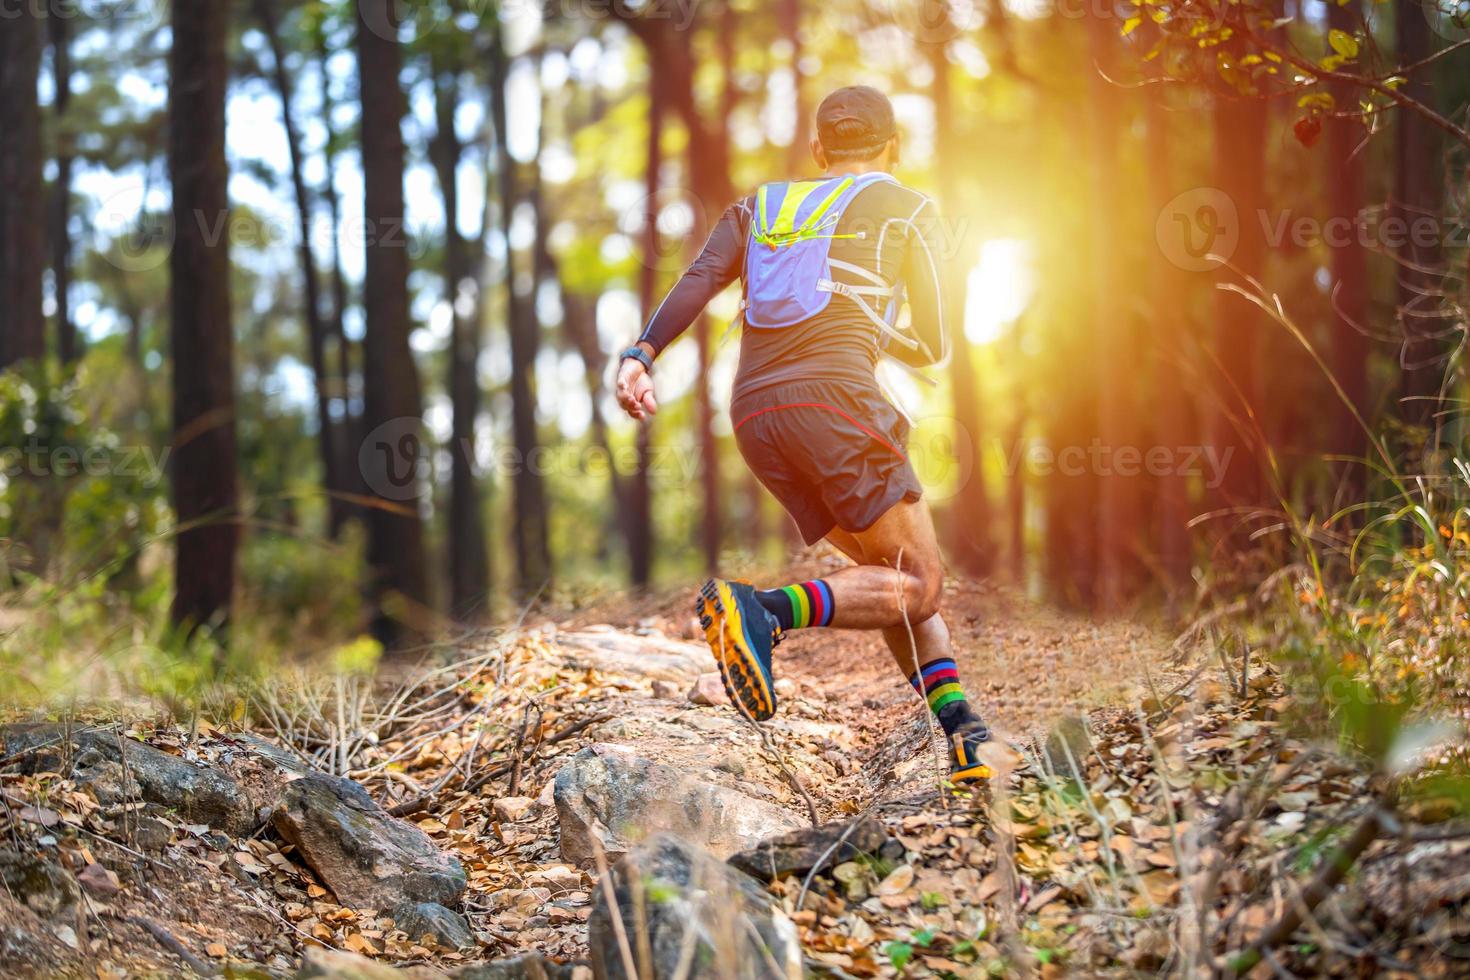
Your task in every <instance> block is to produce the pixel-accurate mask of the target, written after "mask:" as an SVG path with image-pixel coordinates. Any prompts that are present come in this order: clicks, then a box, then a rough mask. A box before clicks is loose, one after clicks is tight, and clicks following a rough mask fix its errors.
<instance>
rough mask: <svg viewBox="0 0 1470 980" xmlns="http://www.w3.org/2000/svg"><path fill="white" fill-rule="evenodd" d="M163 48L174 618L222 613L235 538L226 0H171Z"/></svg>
mask: <svg viewBox="0 0 1470 980" xmlns="http://www.w3.org/2000/svg"><path fill="white" fill-rule="evenodd" d="M172 34H173V48H172V51H171V53H170V55H169V133H168V164H169V175H170V178H171V181H172V183H173V219H174V247H173V251H172V252H171V253H170V255H169V273H170V305H171V322H170V337H171V341H172V354H173V428H174V435H173V442H174V454H173V459H172V461H171V462H172V471H173V495H174V510H175V512H176V514H177V517H178V523H179V528H180V530H179V532H178V535H177V537H176V539H175V560H174V602H173V620H174V622H175V623H177V624H180V625H182V626H186V627H190V628H192V627H197V626H200V625H204V624H211V625H223V624H224V623H225V622H227V621H228V617H229V613H230V609H231V603H232V599H233V593H234V586H235V553H236V550H237V548H238V545H239V538H240V526H239V515H238V512H237V508H238V499H239V498H238V494H239V488H238V480H237V473H236V466H237V461H236V448H235V372H234V336H233V333H232V327H231V320H230V250H229V235H228V232H227V222H228V217H229V197H228V190H227V185H228V181H229V171H228V166H227V164H226V162H225V87H226V83H227V77H228V70H229V60H228V58H227V55H226V41H227V38H228V35H229V6H228V5H227V4H222V3H218V2H216V0H174V5H173V32H172Z"/></svg>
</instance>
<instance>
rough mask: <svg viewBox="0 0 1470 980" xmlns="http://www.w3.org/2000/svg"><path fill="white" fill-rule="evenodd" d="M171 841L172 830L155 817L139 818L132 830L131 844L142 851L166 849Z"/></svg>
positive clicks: (172, 837) (172, 836)
mask: <svg viewBox="0 0 1470 980" xmlns="http://www.w3.org/2000/svg"><path fill="white" fill-rule="evenodd" d="M266 816H267V817H269V816H270V814H268V813H267V814H266ZM262 822H263V821H262ZM173 839H174V831H173V828H172V827H170V826H169V825H168V824H166V823H164V822H163V821H162V820H159V819H158V818H157V817H141V818H139V820H138V826H137V827H136V828H134V830H133V843H135V844H137V845H138V848H139V849H140V850H143V851H152V852H157V851H161V850H163V849H164V848H165V847H168V845H169V843H170V842H171V841H172V840H173Z"/></svg>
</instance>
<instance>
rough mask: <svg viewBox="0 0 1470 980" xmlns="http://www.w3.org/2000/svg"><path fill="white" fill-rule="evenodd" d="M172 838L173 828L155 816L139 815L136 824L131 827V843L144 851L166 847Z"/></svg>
mask: <svg viewBox="0 0 1470 980" xmlns="http://www.w3.org/2000/svg"><path fill="white" fill-rule="evenodd" d="M173 839H174V830H173V828H172V827H170V826H169V825H168V824H166V823H164V822H163V821H162V820H160V819H158V818H157V817H149V816H143V817H139V818H138V825H137V826H136V827H134V828H133V843H135V844H137V845H138V847H139V848H140V849H142V850H144V851H150V852H155V853H156V852H158V851H161V850H163V849H164V848H165V847H168V845H169V844H170V843H171V842H172V841H173Z"/></svg>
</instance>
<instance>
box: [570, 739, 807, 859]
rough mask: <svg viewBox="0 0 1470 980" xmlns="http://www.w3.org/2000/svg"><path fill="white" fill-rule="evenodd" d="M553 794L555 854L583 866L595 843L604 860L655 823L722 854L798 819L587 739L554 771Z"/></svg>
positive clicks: (793, 826)
mask: <svg viewBox="0 0 1470 980" xmlns="http://www.w3.org/2000/svg"><path fill="white" fill-rule="evenodd" d="M553 795H554V798H555V800H556V815H557V820H558V823H559V825H560V833H561V854H562V858H563V859H564V860H567V861H571V862H573V863H574V864H577V865H580V866H581V867H584V868H587V867H592V866H593V865H594V864H595V862H596V851H597V847H598V846H599V845H600V846H601V848H602V850H603V851H604V852H605V853H606V854H607V859H608V861H610V862H611V861H614V860H616V859H617V858H618V857H619V856H621V855H622V854H624V853H626V852H627V851H628V849H629V847H630V846H631V845H632V844H634V843H637V842H638V841H640V840H642V839H644V838H646V837H648V836H649V835H651V834H654V833H657V832H659V831H670V832H672V833H675V834H678V835H679V836H680V837H682V838H684V839H686V840H688V841H690V842H691V843H693V844H695V845H696V846H698V847H701V848H703V849H705V850H708V851H711V852H713V853H714V854H716V855H718V856H719V857H721V858H723V857H726V856H728V855H730V854H733V853H735V852H736V851H741V850H744V849H746V848H748V847H752V846H754V845H755V844H757V843H759V842H760V841H762V840H764V839H765V838H767V837H770V836H771V835H772V834H779V833H782V832H784V831H787V830H794V829H796V828H797V827H799V826H801V821H800V820H798V819H797V818H796V817H794V816H792V815H791V814H790V813H788V812H786V811H785V810H783V809H781V808H780V807H779V806H777V805H776V804H774V803H768V802H766V801H765V800H757V799H755V798H753V797H750V796H747V795H745V794H744V793H741V792H739V791H738V790H734V789H729V788H728V787H724V786H719V785H717V784H714V783H710V782H706V781H704V780H702V779H700V778H698V777H697V776H693V775H691V774H690V773H688V772H687V771H685V770H682V769H676V768H674V767H673V766H667V765H663V764H661V763H657V762H652V761H650V760H648V759H645V758H642V757H641V756H639V755H637V754H635V753H634V752H633V751H632V750H631V749H628V748H625V747H623V746H617V745H605V744H597V745H592V746H589V747H588V748H585V749H583V750H582V751H580V752H578V753H577V754H576V755H574V756H572V758H571V760H570V761H568V762H567V764H566V765H564V766H563V767H562V768H561V771H560V772H558V773H557V775H556V783H555V788H554V790H553Z"/></svg>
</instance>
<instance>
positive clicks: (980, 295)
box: [965, 238, 1036, 344]
mask: <svg viewBox="0 0 1470 980" xmlns="http://www.w3.org/2000/svg"><path fill="white" fill-rule="evenodd" d="M1031 260H1032V255H1031V245H1030V243H1029V242H1025V241H1022V240H1021V239H1019V238H993V239H991V240H990V241H988V242H985V243H984V244H982V245H981V246H980V258H979V260H978V261H976V263H975V265H974V266H973V267H972V268H971V269H970V275H969V282H968V286H969V288H968V289H967V290H966V298H965V337H966V338H967V339H968V340H969V341H970V343H972V344H988V343H990V342H991V341H993V340H996V339H998V338H999V337H1000V335H1001V333H1002V332H1003V331H1004V330H1005V328H1006V327H1007V326H1009V325H1010V324H1011V323H1013V322H1015V320H1016V318H1017V317H1019V316H1020V315H1021V314H1022V313H1024V312H1025V311H1026V307H1027V305H1028V304H1030V302H1031V294H1032V292H1033V290H1034V289H1035V285H1036V282H1035V274H1034V270H1033V268H1032V261H1031Z"/></svg>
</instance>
